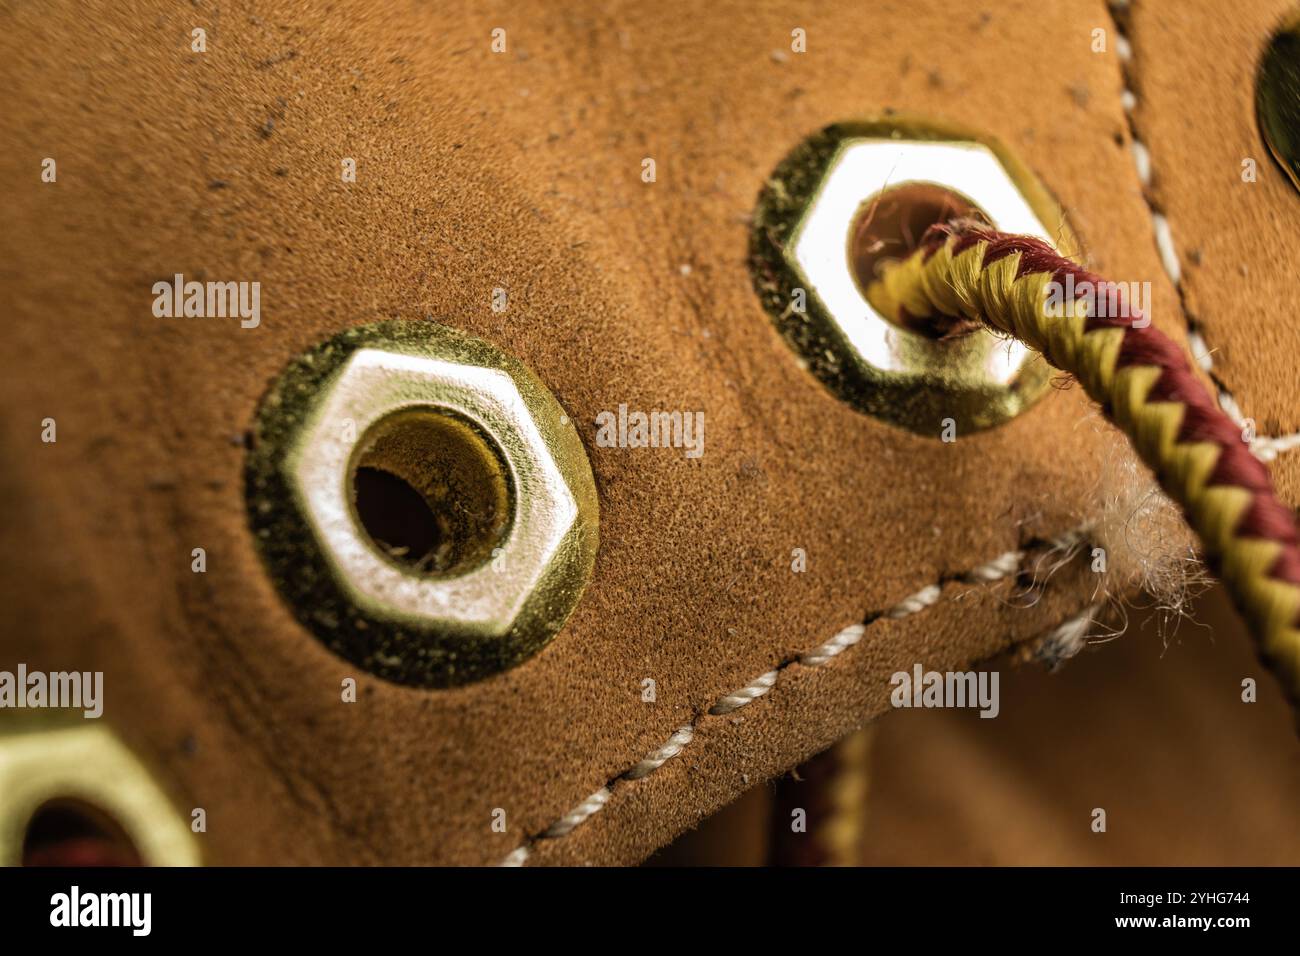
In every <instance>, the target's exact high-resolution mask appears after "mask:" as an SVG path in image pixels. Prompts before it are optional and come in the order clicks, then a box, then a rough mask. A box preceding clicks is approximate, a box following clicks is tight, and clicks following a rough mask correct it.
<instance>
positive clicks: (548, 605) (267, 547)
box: [247, 322, 599, 687]
mask: <svg viewBox="0 0 1300 956" xmlns="http://www.w3.org/2000/svg"><path fill="white" fill-rule="evenodd" d="M363 476H364V477H365V478H366V480H365V481H362V480H361V479H362V477H363ZM376 478H379V479H383V480H382V481H379V482H378V483H377V484H376V483H375V479H376ZM363 489H368V490H364V493H363ZM247 490H248V505H249V515H250V520H251V523H252V525H253V529H254V532H255V535H256V540H257V543H258V545H259V548H260V550H261V552H262V555H263V557H264V558H265V560H266V563H267V565H268V567H269V569H270V571H271V574H272V577H273V579H274V580H275V583H276V585H277V586H278V587H279V589H280V591H281V593H282V594H283V596H284V597H285V598H286V599H287V600H288V602H289V604H290V606H291V607H292V608H293V610H294V612H295V614H296V615H297V617H298V618H299V620H300V621H302V623H303V624H305V625H306V626H307V627H308V628H309V629H310V630H311V631H312V632H313V633H314V634H315V635H316V636H317V637H318V638H320V640H321V641H322V642H324V643H325V644H326V646H328V647H329V648H330V649H331V650H333V651H334V652H336V653H338V654H339V655H341V656H342V657H344V658H346V659H347V660H350V661H352V662H354V663H356V664H357V665H359V666H361V667H362V668H364V669H365V670H367V671H369V672H370V673H372V674H375V675H376V676H379V677H382V678H384V679H386V680H391V681H394V682H396V683H400V684H408V685H413V686H420V687H445V686H451V685H456V684H463V683H466V682H468V681H472V680H478V679H480V678H482V677H485V676H487V675H489V674H492V673H495V672H497V671H501V670H504V669H506V668H508V667H512V666H514V665H515V664H518V663H520V662H521V661H523V660H524V659H525V658H527V657H528V656H530V655H531V654H533V653H535V652H536V651H537V650H538V649H540V648H541V647H542V646H543V645H544V644H545V643H546V642H547V641H549V640H550V638H551V637H552V636H553V635H554V634H555V633H556V632H557V631H558V630H559V628H560V627H561V626H562V625H563V623H564V621H565V619H566V618H567V617H568V615H569V613H570V612H571V611H572V609H573V607H574V606H575V605H576V604H577V601H578V598H579V596H580V595H581V593H582V591H583V589H584V588H585V586H586V583H587V580H588V578H589V577H590V574H591V570H592V566H593V564H594V560H595V552H596V546H597V540H598V524H599V517H598V505H597V500H596V490H595V482H594V479H593V477H592V474H591V467H590V465H589V463H588V461H587V456H586V452H585V450H584V449H583V447H582V442H581V440H580V438H579V437H578V434H577V429H576V428H575V427H574V425H573V423H572V422H571V421H569V419H568V417H567V416H566V415H565V414H564V412H563V410H562V409H561V408H560V405H559V403H558V402H556V400H555V398H554V397H553V396H552V395H551V393H550V392H549V391H548V390H547V389H546V387H545V386H544V385H543V384H542V383H541V382H540V381H539V380H538V379H537V377H536V376H535V375H533V374H532V372H530V371H529V370H528V369H527V368H525V367H524V366H523V365H522V364H521V363H519V362H518V361H516V360H514V359H512V358H510V357H509V356H507V355H505V354H504V353H502V352H501V351H500V350H498V349H496V348H494V347H493V346H491V345H489V344H487V343H486V342H483V341H481V340H479V339H475V338H472V337H470V336H468V335H465V334H463V333H460V332H456V331H454V330H451V329H448V328H445V327H443V326H439V325H435V324H434V323H432V322H419V323H415V322H386V323H379V324H376V325H371V326H364V327H361V328H357V329H352V330H349V331H348V332H345V333H343V334H341V335H339V336H336V337H335V338H333V339H330V340H329V341H328V342H325V343H323V344H322V345H320V346H318V347H317V348H315V349H312V350H311V351H309V352H308V353H307V354H305V355H304V356H302V357H300V358H299V359H298V360H297V361H295V362H294V363H293V364H292V365H291V366H290V367H289V369H288V370H286V372H285V373H284V374H283V375H282V376H281V378H280V379H279V380H278V381H277V382H276V384H275V385H274V386H273V387H272V389H271V391H270V392H269V393H268V395H267V396H266V398H265V400H264V401H263V403H262V407H261V410H260V412H259V414H258V419H257V424H256V428H255V431H254V444H253V448H252V451H251V452H250V455H249V461H248V470H247ZM366 496H369V498H370V499H371V500H372V501H373V500H374V499H377V500H378V505H379V507H380V508H381V509H382V507H383V506H385V505H392V504H393V503H394V502H395V501H396V500H397V499H399V498H401V497H402V496H405V497H406V498H408V499H411V500H414V501H415V502H416V503H417V509H418V506H419V503H423V506H424V507H425V509H426V511H425V513H424V516H423V518H421V517H420V516H419V515H411V514H409V513H401V512H399V513H397V514H396V515H395V516H393V515H390V516H389V517H388V518H387V519H385V520H384V521H383V522H379V523H376V522H377V521H378V519H376V520H375V521H372V520H370V518H369V517H368V509H369V507H370V506H369V505H368V504H367V501H366V500H363V498H364V497H366ZM368 522H369V523H368ZM422 522H423V523H422ZM380 524H382V525H383V526H384V527H386V528H387V529H388V530H389V531H391V532H393V533H392V534H388V535H387V537H390V538H393V539H394V540H391V541H390V540H386V538H384V537H382V536H381V535H384V534H386V532H384V531H382V530H381V529H380ZM417 540H418V541H420V542H421V544H420V547H419V550H421V551H422V552H423V553H421V554H413V553H411V547H412V545H411V542H415V541H417ZM400 542H405V543H400Z"/></svg>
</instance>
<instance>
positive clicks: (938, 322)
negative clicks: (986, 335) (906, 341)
mask: <svg viewBox="0 0 1300 956" xmlns="http://www.w3.org/2000/svg"><path fill="white" fill-rule="evenodd" d="M965 217H976V218H979V219H983V220H985V221H988V216H986V215H985V214H984V212H983V210H981V209H980V208H979V207H978V206H976V205H975V204H974V203H973V202H971V201H970V200H969V199H967V198H966V197H965V196H963V195H961V194H960V193H957V192H954V191H953V190H951V189H947V188H945V187H943V186H939V185H936V184H935V183H925V182H911V183H903V184H901V185H898V186H893V187H891V188H889V189H886V190H884V191H883V192H880V193H877V194H876V195H875V196H873V197H872V198H871V199H868V200H867V201H866V202H865V203H863V204H862V209H861V210H860V211H859V212H858V215H857V219H856V220H855V221H854V224H853V226H852V227H851V229H850V234H849V266H850V268H851V269H852V271H853V278H854V279H855V280H856V281H857V283H858V287H859V288H860V289H862V290H863V292H864V293H865V291H866V288H867V286H868V285H870V284H871V283H872V282H873V281H874V280H875V279H876V278H877V277H878V275H879V271H880V268H881V267H882V266H883V265H884V264H885V263H886V262H888V261H898V260H900V259H905V258H907V256H908V255H910V254H911V253H912V252H914V251H915V250H916V249H917V247H918V246H919V245H920V244H921V238H922V237H923V236H924V235H925V231H926V230H927V229H929V228H930V227H931V226H933V225H934V224H936V223H942V222H947V221H948V220H950V219H957V218H965ZM887 318H889V319H890V321H893V322H898V321H899V320H898V317H896V316H887ZM900 324H902V326H903V327H904V328H907V329H909V330H911V331H913V332H919V333H921V334H922V335H925V336H927V337H929V338H934V339H938V338H943V337H945V336H948V335H953V334H957V333H958V332H960V331H962V330H964V328H965V327H966V326H967V325H968V323H966V322H965V321H964V320H961V319H956V318H953V317H951V316H945V315H923V316H907V317H905V321H903V322H901V323H900Z"/></svg>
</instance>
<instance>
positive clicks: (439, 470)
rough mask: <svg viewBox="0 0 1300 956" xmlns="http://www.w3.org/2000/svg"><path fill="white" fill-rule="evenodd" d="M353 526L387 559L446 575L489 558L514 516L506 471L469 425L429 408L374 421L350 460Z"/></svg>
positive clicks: (492, 446) (487, 441)
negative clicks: (361, 531)
mask: <svg viewBox="0 0 1300 956" xmlns="http://www.w3.org/2000/svg"><path fill="white" fill-rule="evenodd" d="M349 482H350V495H351V500H352V502H353V508H354V512H355V515H356V518H357V522H358V524H359V525H360V527H361V528H362V529H363V530H364V532H365V533H366V535H367V537H368V538H369V540H370V542H371V544H373V545H374V547H375V548H376V550H378V551H379V552H380V554H382V555H383V556H384V557H385V558H387V559H388V560H390V561H393V562H394V563H396V564H398V565H400V566H402V567H404V568H407V569H409V570H412V571H414V572H416V573H418V574H424V575H429V576H434V577H451V576H455V575H460V574H465V573H467V572H469V571H472V570H474V569H475V568H477V567H479V566H481V565H483V564H484V563H486V562H487V561H489V560H490V559H491V558H492V556H493V552H494V550H495V549H497V548H499V547H501V545H502V543H503V542H504V541H505V538H506V535H507V533H508V532H509V529H510V524H511V520H512V518H513V500H514V496H513V492H512V488H511V482H510V475H509V470H508V468H507V467H506V464H505V460H504V457H503V455H502V453H501V451H500V449H499V448H498V447H497V446H496V444H495V443H494V442H493V441H492V440H491V438H489V437H488V436H487V434H486V433H485V432H484V431H483V430H482V429H481V428H480V427H479V426H478V425H477V424H476V423H474V422H472V421H470V420H469V419H467V418H465V417H463V416H461V415H459V414H457V413H455V412H452V411H449V410H447V409H441V408H433V407H419V408H409V409H403V410H401V411H397V412H394V413H392V414H390V415H386V416H385V417H384V418H382V419H380V420H379V421H378V422H376V423H375V424H374V425H372V426H371V427H370V428H369V429H367V430H366V432H365V434H364V435H363V436H362V437H361V440H360V441H359V442H358V443H357V448H356V451H355V452H354V454H353V457H352V467H351V473H350V475H349Z"/></svg>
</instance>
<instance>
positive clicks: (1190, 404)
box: [866, 220, 1300, 703]
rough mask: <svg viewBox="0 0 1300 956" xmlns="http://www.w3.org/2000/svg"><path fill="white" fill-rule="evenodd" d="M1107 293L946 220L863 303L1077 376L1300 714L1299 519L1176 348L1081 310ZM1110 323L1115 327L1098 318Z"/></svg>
mask: <svg viewBox="0 0 1300 956" xmlns="http://www.w3.org/2000/svg"><path fill="white" fill-rule="evenodd" d="M1113 288H1116V286H1115V285H1114V284H1112V283H1107V282H1106V281H1105V280H1104V279H1102V278H1101V277H1100V276H1097V275H1094V274H1093V273H1091V272H1088V271H1087V270H1085V269H1083V268H1082V267H1080V266H1079V265H1078V264H1076V263H1075V262H1073V261H1071V260H1070V259H1067V258H1065V257H1063V256H1061V255H1058V254H1057V253H1056V252H1055V251H1054V250H1053V249H1052V248H1051V246H1049V245H1048V244H1047V243H1045V242H1042V241H1040V240H1037V239H1033V238H1030V237H1026V236H1016V235H1009V234H1007V233H1001V232H997V231H995V230H993V229H991V228H990V227H989V226H988V225H986V224H984V223H982V222H978V221H975V220H955V221H953V222H949V223H946V224H943V225H937V226H933V227H931V228H930V230H929V231H928V232H927V233H926V235H925V236H924V237H923V239H922V241H921V243H920V245H919V246H918V248H917V249H916V250H915V251H914V252H913V253H912V254H911V255H909V256H908V257H907V258H905V259H902V260H900V261H898V262H894V263H887V264H886V265H884V266H883V267H882V268H881V270H880V273H879V276H878V277H877V278H876V279H875V280H874V281H873V282H871V284H870V285H869V287H868V288H867V290H866V292H867V299H868V300H869V301H870V302H871V304H872V305H873V306H874V307H875V308H876V309H878V310H879V311H880V312H881V314H883V315H889V316H893V317H895V318H897V319H898V320H899V322H900V323H901V324H903V325H905V326H906V325H908V324H909V323H910V322H913V321H915V319H916V318H918V317H926V316H941V317H945V318H946V319H947V320H948V321H949V322H950V328H951V330H952V331H951V333H950V334H960V333H961V332H962V331H964V330H967V329H969V328H972V327H975V326H976V325H983V326H987V327H988V328H991V329H992V330H994V331H995V332H998V333H1001V334H1003V335H1009V336H1012V337H1014V338H1016V339H1019V340H1020V341H1022V342H1024V343H1025V344H1026V345H1028V346H1030V347H1031V348H1033V349H1035V350H1037V351H1038V352H1040V353H1041V354H1042V355H1043V356H1044V358H1046V360H1047V361H1048V362H1049V363H1051V364H1052V365H1053V366H1055V367H1056V368H1058V369H1061V370H1062V371H1064V372H1068V373H1069V374H1071V375H1072V376H1074V378H1075V379H1077V380H1078V381H1079V383H1080V384H1081V385H1082V386H1083V388H1084V390H1085V391H1086V392H1087V393H1088V395H1089V396H1091V397H1092V398H1093V399H1094V400H1095V401H1096V402H1097V403H1098V404H1100V405H1101V407H1102V410H1103V411H1104V413H1105V414H1106V416H1107V417H1108V418H1109V419H1110V420H1111V421H1112V422H1114V423H1115V424H1116V425H1117V426H1119V428H1120V429H1122V430H1123V431H1124V433H1125V434H1126V435H1127V436H1128V437H1129V439H1130V441H1131V442H1132V444H1133V447H1134V448H1135V449H1136V450H1137V453H1138V455H1139V456H1140V457H1141V458H1142V460H1143V461H1144V462H1146V464H1147V465H1148V466H1149V467H1150V468H1151V469H1152V471H1153V472H1154V473H1155V476H1156V479H1157V480H1158V481H1159V483H1160V486H1161V487H1162V488H1164V490H1165V492H1166V493H1167V494H1168V495H1169V496H1170V497H1171V498H1173V499H1174V500H1175V501H1177V502H1178V503H1179V505H1181V506H1182V509H1183V514H1184V515H1185V517H1186V518H1187V521H1188V524H1189V525H1190V526H1191V527H1192V529H1193V530H1194V531H1195V532H1196V533H1197V535H1198V536H1199V537H1200V539H1201V543H1202V545H1203V548H1204V557H1205V561H1206V563H1207V564H1208V565H1209V567H1210V569H1211V570H1212V571H1214V573H1215V574H1216V575H1217V576H1218V577H1219V578H1220V580H1222V581H1223V582H1224V584H1225V585H1226V587H1227V589H1228V592H1229V594H1230V595H1231V596H1232V598H1233V600H1234V602H1235V603H1236V605H1237V608H1238V610H1239V611H1240V612H1241V614H1242V616H1243V617H1244V618H1245V620H1246V623H1247V625H1248V627H1249V628H1250V630H1251V633H1252V634H1253V636H1254V637H1255V639H1256V641H1257V642H1258V646H1259V649H1260V653H1261V655H1262V657H1263V659H1264V661H1265V662H1266V663H1267V664H1268V665H1269V667H1270V668H1271V669H1272V670H1273V672H1274V673H1275V674H1276V675H1277V676H1278V677H1279V678H1280V679H1281V681H1282V684H1283V687H1284V689H1285V691H1286V693H1287V694H1288V696H1290V698H1291V700H1292V702H1293V703H1296V702H1300V547H1297V534H1296V523H1295V516H1294V514H1293V513H1292V512H1291V510H1290V509H1289V508H1287V507H1286V506H1285V505H1283V504H1282V503H1281V502H1280V501H1279V500H1278V498H1277V496H1276V494H1275V493H1274V491H1273V484H1272V481H1271V479H1270V478H1269V473H1268V470H1267V468H1265V466H1264V465H1263V464H1262V463H1261V462H1260V461H1259V460H1258V459H1256V458H1255V456H1254V455H1253V454H1251V451H1250V447H1249V444H1248V442H1247V441H1246V439H1245V437H1244V436H1243V434H1242V429H1241V427H1240V426H1239V425H1238V424H1236V423H1235V422H1233V420H1232V419H1231V418H1229V417H1228V416H1227V415H1226V414H1224V412H1222V411H1221V410H1220V409H1219V407H1218V403H1217V402H1216V401H1215V399H1214V397H1213V396H1212V395H1211V393H1210V391H1209V390H1208V389H1207V388H1206V387H1205V385H1204V384H1203V383H1202V381H1201V380H1200V379H1199V378H1198V377H1197V376H1196V375H1195V373H1193V371H1192V369H1191V366H1190V365H1189V363H1188V360H1187V356H1186V354H1185V353H1184V351H1183V349H1182V348H1181V347H1179V346H1178V344H1177V343H1175V342H1174V341H1173V340H1172V339H1170V338H1169V337H1168V336H1167V335H1165V334H1164V333H1162V332H1160V331H1158V330H1157V329H1155V328H1154V327H1152V326H1151V325H1150V322H1149V320H1148V319H1147V318H1146V317H1145V316H1143V314H1142V313H1141V311H1140V310H1138V309H1136V308H1133V307H1131V306H1130V305H1129V304H1128V303H1127V301H1124V302H1123V303H1122V308H1119V309H1108V308H1102V309H1098V308H1096V307H1077V306H1079V305H1080V301H1081V300H1082V299H1083V298H1084V295H1085V291H1089V292H1095V290H1103V289H1113ZM1062 289H1066V290H1069V289H1073V290H1075V300H1074V301H1073V302H1065V303H1062V302H1061V290H1062ZM1094 301H1100V299H1094ZM1111 301H1112V302H1113V301H1114V300H1113V299H1112V300H1111ZM1111 311H1118V312H1121V313H1122V314H1120V315H1109V314H1097V313H1098V312H1106V313H1108V312H1111Z"/></svg>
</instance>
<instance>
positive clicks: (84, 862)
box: [22, 799, 144, 867]
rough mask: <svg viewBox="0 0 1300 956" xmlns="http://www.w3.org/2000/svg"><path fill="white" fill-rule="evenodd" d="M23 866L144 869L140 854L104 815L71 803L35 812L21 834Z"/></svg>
mask: <svg viewBox="0 0 1300 956" xmlns="http://www.w3.org/2000/svg"><path fill="white" fill-rule="evenodd" d="M22 861H23V866H57V867H93V866H143V865H144V864H143V861H142V860H141V859H140V853H139V851H138V850H137V849H136V847H135V844H134V843H132V842H131V839H130V838H129V837H128V836H127V835H126V831H125V830H123V829H122V827H121V826H119V825H118V824H117V822H116V821H115V820H114V819H113V818H112V817H111V816H109V815H108V814H107V813H105V812H104V811H102V810H100V809H99V808H97V807H93V806H91V805H90V804H88V803H84V802H82V801H80V800H73V799H56V800H50V801H48V802H46V803H44V804H42V805H41V806H40V807H38V808H37V810H36V812H35V813H34V814H32V818H31V820H30V821H28V823H27V829H26V831H25V832H24V834H23V856H22Z"/></svg>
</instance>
